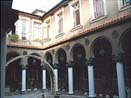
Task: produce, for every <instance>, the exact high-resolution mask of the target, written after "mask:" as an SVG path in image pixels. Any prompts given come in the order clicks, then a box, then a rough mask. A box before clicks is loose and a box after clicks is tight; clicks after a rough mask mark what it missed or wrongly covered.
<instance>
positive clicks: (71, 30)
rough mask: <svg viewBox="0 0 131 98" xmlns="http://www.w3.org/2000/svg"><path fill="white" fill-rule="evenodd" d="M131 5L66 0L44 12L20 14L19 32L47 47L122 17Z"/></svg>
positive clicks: (128, 1) (121, 0) (119, 0)
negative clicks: (40, 13) (38, 14)
mask: <svg viewBox="0 0 131 98" xmlns="http://www.w3.org/2000/svg"><path fill="white" fill-rule="evenodd" d="M130 8H131V0H62V1H61V2H60V3H59V4H57V5H56V6H55V7H53V8H52V9H51V10H50V11H48V12H47V13H45V14H44V15H43V16H36V15H28V14H24V13H21V14H19V20H18V21H17V22H16V24H15V26H16V33H17V34H18V35H19V38H20V39H21V40H29V41H36V40H37V41H38V40H39V41H40V42H41V45H40V47H42V48H47V47H50V46H52V45H55V44H59V43H60V42H64V41H67V40H70V39H72V38H75V37H78V36H80V35H82V34H84V33H88V32H91V31H90V30H92V29H96V28H99V27H101V28H104V25H107V24H112V23H113V22H115V21H120V20H121V19H122V18H123V19H124V17H125V18H126V16H130V15H131V12H130Z"/></svg>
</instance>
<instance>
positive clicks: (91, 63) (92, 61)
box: [86, 57, 95, 66]
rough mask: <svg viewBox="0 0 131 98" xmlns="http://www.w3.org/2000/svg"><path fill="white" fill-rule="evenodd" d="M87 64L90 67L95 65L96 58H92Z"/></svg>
mask: <svg viewBox="0 0 131 98" xmlns="http://www.w3.org/2000/svg"><path fill="white" fill-rule="evenodd" d="M86 62H88V65H89V66H91V65H94V63H95V58H93V57H90V58H89V60H88V61H87V60H86Z"/></svg>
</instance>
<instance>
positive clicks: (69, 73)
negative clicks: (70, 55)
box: [68, 64, 74, 94]
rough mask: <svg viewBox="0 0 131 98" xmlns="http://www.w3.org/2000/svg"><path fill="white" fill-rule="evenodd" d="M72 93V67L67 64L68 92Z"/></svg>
mask: <svg viewBox="0 0 131 98" xmlns="http://www.w3.org/2000/svg"><path fill="white" fill-rule="evenodd" d="M73 93H74V91H73V69H72V66H71V64H68V94H73Z"/></svg>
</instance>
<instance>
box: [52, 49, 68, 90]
mask: <svg viewBox="0 0 131 98" xmlns="http://www.w3.org/2000/svg"><path fill="white" fill-rule="evenodd" d="M55 57H56V60H57V63H58V79H59V85H58V86H59V88H60V90H67V83H68V82H67V81H68V80H67V72H68V71H67V67H66V59H67V55H66V52H65V50H64V49H62V48H59V49H58V50H57V52H56V55H55Z"/></svg>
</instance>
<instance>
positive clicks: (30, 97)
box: [5, 91, 87, 98]
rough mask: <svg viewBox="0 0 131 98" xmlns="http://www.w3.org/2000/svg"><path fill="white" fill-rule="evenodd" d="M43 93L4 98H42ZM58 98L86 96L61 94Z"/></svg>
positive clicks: (50, 97) (84, 97)
mask: <svg viewBox="0 0 131 98" xmlns="http://www.w3.org/2000/svg"><path fill="white" fill-rule="evenodd" d="M42 95H43V92H41V91H35V92H31V93H27V94H24V95H22V94H18V95H8V96H6V97H5V98H43V97H42ZM45 98H54V97H53V96H51V95H49V94H47V96H46V97H45ZM60 98H87V97H86V96H78V95H67V94H62V95H60Z"/></svg>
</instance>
